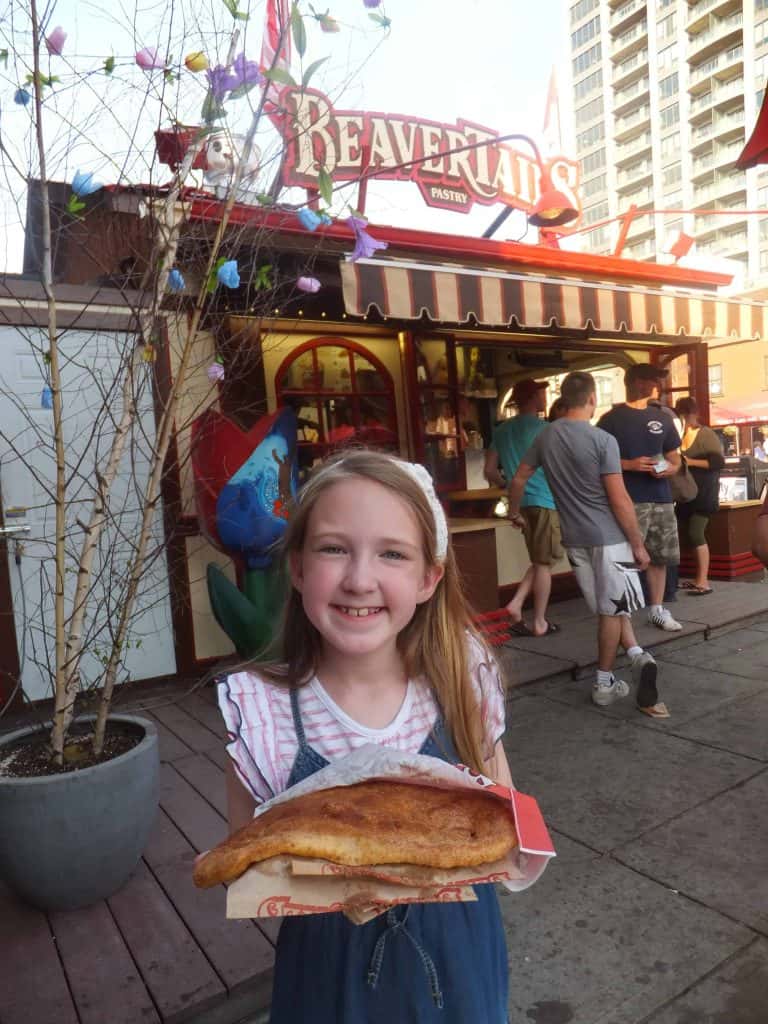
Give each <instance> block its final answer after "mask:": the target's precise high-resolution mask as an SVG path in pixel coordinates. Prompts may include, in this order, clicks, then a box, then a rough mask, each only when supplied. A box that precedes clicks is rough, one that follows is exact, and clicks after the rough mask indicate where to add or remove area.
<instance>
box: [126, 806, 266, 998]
mask: <svg viewBox="0 0 768 1024" xmlns="http://www.w3.org/2000/svg"><path fill="white" fill-rule="evenodd" d="M194 858H195V850H194V849H193V847H192V846H191V844H190V843H189V841H188V840H187V839H186V838H185V837H184V836H183V835H182V833H181V832H180V831H179V830H178V829H177V828H176V826H175V825H174V824H173V822H172V821H171V820H170V818H169V817H168V816H167V815H166V814H165V813H163V812H161V814H160V815H159V816H158V820H157V823H156V827H155V829H154V830H153V835H152V838H151V839H150V842H149V844H148V846H147V848H146V850H145V853H144V859H145V860H146V862H147V864H148V865H149V866H150V868H151V870H152V873H153V874H154V875H155V877H156V878H157V880H158V881H159V882H160V885H161V886H162V887H163V889H164V890H165V892H166V894H167V895H168V897H169V899H170V900H171V901H172V902H173V905H174V906H175V908H176V910H177V911H178V913H179V915H180V916H181V918H182V919H183V921H184V923H185V924H186V926H187V927H188V928H189V930H190V932H191V933H192V935H193V936H194V938H195V941H196V942H197V943H198V945H199V946H200V948H201V949H202V950H203V952H204V953H205V955H206V957H207V958H208V960H210V962H211V963H212V964H213V967H214V968H215V970H216V972H217V974H218V975H219V977H220V978H221V979H222V981H223V982H224V984H225V985H226V987H227V989H228V990H229V992H230V993H231V992H234V991H236V990H237V989H238V988H239V987H241V986H252V985H254V984H258V985H261V987H263V988H264V987H268V985H269V983H270V981H271V979H270V973H271V970H272V965H273V963H274V958H275V951H274V948H273V946H272V944H271V943H270V942H269V941H268V940H267V939H266V938H265V936H264V935H263V934H262V932H261V931H260V930H259V928H257V927H256V926H255V925H254V924H253V923H252V922H251V921H246V920H241V921H228V920H227V918H226V890H225V888H224V887H223V886H220V885H219V886H216V887H215V888H213V889H197V888H195V885H194V883H193V882H192V866H193V862H194Z"/></svg>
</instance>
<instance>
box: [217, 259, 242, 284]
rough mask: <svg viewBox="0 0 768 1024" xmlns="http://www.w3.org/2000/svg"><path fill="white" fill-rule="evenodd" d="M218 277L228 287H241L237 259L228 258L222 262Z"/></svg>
mask: <svg viewBox="0 0 768 1024" xmlns="http://www.w3.org/2000/svg"><path fill="white" fill-rule="evenodd" d="M216 277H217V278H218V279H219V282H220V283H221V284H223V285H224V286H225V287H226V288H239V287H240V273H239V271H238V269H237V260H227V262H226V263H222V264H221V266H220V267H219V269H218V270H217V271H216Z"/></svg>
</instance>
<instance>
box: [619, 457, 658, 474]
mask: <svg viewBox="0 0 768 1024" xmlns="http://www.w3.org/2000/svg"><path fill="white" fill-rule="evenodd" d="M655 465H656V460H655V459H654V458H653V457H652V456H650V455H638V457H637V458H636V459H622V460H621V468H622V470H623V471H624V472H625V473H652V472H653V467H654V466H655Z"/></svg>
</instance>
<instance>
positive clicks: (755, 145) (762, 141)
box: [736, 89, 768, 171]
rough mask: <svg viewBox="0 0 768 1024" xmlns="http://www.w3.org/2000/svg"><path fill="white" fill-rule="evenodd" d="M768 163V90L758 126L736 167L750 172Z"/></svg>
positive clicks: (758, 119) (740, 155)
mask: <svg viewBox="0 0 768 1024" xmlns="http://www.w3.org/2000/svg"><path fill="white" fill-rule="evenodd" d="M764 163H768V89H766V90H765V93H764V95H763V102H762V106H761V107H760V113H759V114H758V115H757V124H756V125H755V127H754V130H753V132H752V134H751V136H750V137H749V141H748V142H747V144H746V146H745V147H744V149H742V151H741V153H740V154H739V159H738V160H737V161H736V167H737V168H738V169H739V170H740V171H748V170H749V168H750V167H756V166H757V165H758V164H764Z"/></svg>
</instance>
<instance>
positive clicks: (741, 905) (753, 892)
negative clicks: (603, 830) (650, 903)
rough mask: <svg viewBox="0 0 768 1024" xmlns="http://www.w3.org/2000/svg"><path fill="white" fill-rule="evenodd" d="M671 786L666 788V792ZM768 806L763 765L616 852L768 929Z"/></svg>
mask: <svg viewBox="0 0 768 1024" xmlns="http://www.w3.org/2000/svg"><path fill="white" fill-rule="evenodd" d="M700 749H701V748H700ZM753 764H754V762H753ZM676 786H677V782H676V780H675V787H674V788H676ZM672 790H673V787H670V788H669V789H668V790H667V789H665V791H664V792H665V797H667V795H668V794H670V793H671V792H672ZM767 806H768V770H764V771H762V772H761V773H760V774H759V775H758V776H757V777H756V778H753V779H750V780H749V781H747V782H745V783H744V784H743V785H741V786H735V787H734V788H733V789H730V790H729V791H728V792H727V793H722V794H720V795H719V796H716V797H714V798H713V799H711V800H707V801H706V802H705V803H702V804H700V805H699V806H697V807H693V808H691V809H690V810H689V811H687V813H685V814H682V815H680V817H677V818H675V820H673V821H669V822H667V824H665V825H663V826H661V827H660V828H657V829H653V830H652V831H650V832H648V833H646V834H645V835H643V836H642V837H641V838H639V839H637V840H635V841H634V842H630V843H628V844H627V845H625V846H623V847H622V848H621V849H620V850H617V851H615V856H616V857H617V858H618V859H620V860H621V861H622V862H624V863H626V864H629V865H630V866H632V867H634V868H636V869H637V870H638V871H642V872H643V873H645V874H649V875H652V876H653V877H654V878H656V879H658V880H659V881H661V882H662V883H664V884H665V885H668V886H670V887H671V888H673V889H679V890H680V891H681V892H684V893H686V894H687V895H689V896H691V897H693V898H694V899H696V900H700V901H701V902H703V903H706V904H707V906H710V907H714V908H715V909H717V910H720V911H722V913H724V914H727V915H729V916H731V917H735V918H737V919H738V920H739V921H743V922H744V923H745V924H748V925H749V926H750V927H752V928H754V929H755V930H757V931H760V932H762V933H763V934H765V935H768V871H766V853H765V851H766V849H768V815H767V814H766V813H765V808H766V807H767ZM766 1018H767V1019H768V1014H766Z"/></svg>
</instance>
